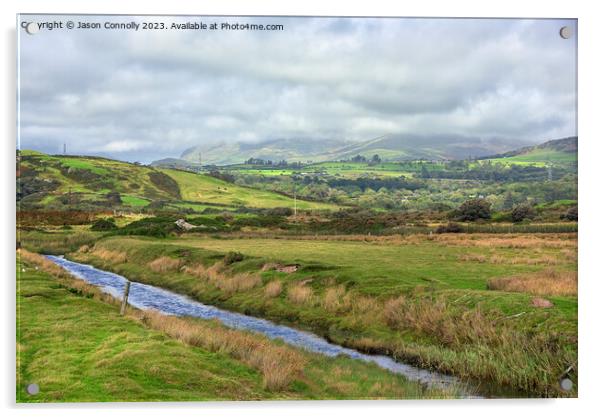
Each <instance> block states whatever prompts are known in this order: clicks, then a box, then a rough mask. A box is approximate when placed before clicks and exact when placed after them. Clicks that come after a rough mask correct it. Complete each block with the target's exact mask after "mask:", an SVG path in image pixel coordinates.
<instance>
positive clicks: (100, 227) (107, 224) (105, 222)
mask: <svg viewBox="0 0 602 417" xmlns="http://www.w3.org/2000/svg"><path fill="white" fill-rule="evenodd" d="M115 229H117V226H116V225H115V222H114V221H113V220H112V219H100V220H97V221H95V222H94V223H93V224H92V227H90V230H92V231H94V232H104V231H107V230H115Z"/></svg>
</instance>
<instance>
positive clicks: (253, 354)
mask: <svg viewBox="0 0 602 417" xmlns="http://www.w3.org/2000/svg"><path fill="white" fill-rule="evenodd" d="M141 314H142V317H141V320H142V322H143V323H145V324H146V325H147V326H148V327H151V328H153V329H155V330H160V331H162V332H164V333H166V334H167V335H169V336H171V337H174V338H176V339H178V340H181V341H183V342H184V343H186V344H188V345H191V346H198V347H202V348H205V349H208V350H210V351H212V352H220V353H224V354H227V355H229V356H231V357H233V358H235V359H238V360H240V361H241V362H243V363H245V364H247V365H249V366H252V367H253V368H255V369H258V370H259V371H260V372H261V373H262V375H263V382H264V386H265V387H266V388H267V389H269V390H272V391H279V390H283V389H286V388H287V387H288V385H289V384H290V383H291V382H292V381H293V380H294V379H295V377H297V376H299V375H301V373H302V371H303V368H304V367H305V364H306V363H307V359H306V358H305V357H304V356H303V355H302V354H301V353H299V352H297V351H295V350H294V349H291V348H288V347H286V346H277V345H274V344H273V343H272V342H270V341H269V340H267V339H266V338H264V337H262V336H258V335H252V334H249V333H244V332H240V331H236V330H230V329H225V328H223V327H220V326H218V325H209V324H205V323H202V322H198V321H193V320H186V319H182V318H178V317H173V316H164V315H162V314H160V313H158V312H154V311H145V312H143V313H141Z"/></svg>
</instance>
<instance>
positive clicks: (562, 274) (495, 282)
mask: <svg viewBox="0 0 602 417" xmlns="http://www.w3.org/2000/svg"><path fill="white" fill-rule="evenodd" d="M487 287H488V288H489V289H492V290H500V291H511V292H524V293H529V294H534V295H553V296H554V295H555V296H577V272H576V271H557V270H555V269H544V270H543V271H539V272H537V273H535V274H526V275H518V276H513V277H504V278H493V279H491V280H489V282H488V283H487Z"/></svg>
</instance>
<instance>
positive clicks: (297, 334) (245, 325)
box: [47, 255, 468, 396]
mask: <svg viewBox="0 0 602 417" xmlns="http://www.w3.org/2000/svg"><path fill="white" fill-rule="evenodd" d="M47 258H48V259H50V260H51V261H53V262H54V263H56V264H57V265H59V266H61V267H63V268H64V269H66V270H67V271H69V272H70V273H71V274H72V275H74V276H76V277H78V278H80V279H82V280H84V281H86V282H88V283H89V284H92V285H95V286H97V287H99V288H100V289H101V290H102V291H104V292H106V293H108V294H111V295H112V296H113V297H115V298H118V299H121V298H122V294H123V290H124V288H125V283H126V282H127V279H126V278H124V277H122V276H121V275H117V274H114V273H111V272H107V271H103V270H100V269H97V268H94V267H93V266H90V265H86V264H80V263H77V262H72V261H69V260H67V259H64V258H63V257H59V256H52V255H47ZM128 302H129V304H131V305H132V306H134V307H137V308H139V309H142V310H148V309H155V310H158V311H160V312H162V313H164V314H169V315H175V316H190V317H198V318H201V319H217V320H219V321H220V322H221V323H222V324H224V325H225V326H227V327H231V328H234V329H241V330H248V331H252V332H256V333H261V334H263V335H265V336H267V337H268V338H270V339H281V340H282V341H284V342H285V343H287V344H289V345H292V346H296V347H300V348H303V349H305V350H308V351H310V352H315V353H319V354H322V355H326V356H330V357H335V356H338V355H346V356H348V357H350V358H353V359H357V360H361V361H364V362H371V363H375V364H376V365H378V366H379V367H381V368H383V369H386V370H388V371H391V372H393V373H396V374H401V375H403V376H405V377H406V378H408V379H410V380H413V381H419V382H420V383H422V384H424V385H425V386H428V387H435V388H449V387H454V389H455V390H460V391H461V392H462V387H463V384H461V383H460V381H459V380H458V379H457V378H454V377H452V376H449V375H443V374H439V373H437V372H431V371H428V370H425V369H420V368H417V367H415V366H411V365H408V364H404V363H400V362H396V361H394V360H393V359H391V358H390V357H388V356H382V355H368V354H365V353H361V352H358V351H356V350H353V349H349V348H345V347H342V346H339V345H336V344H333V343H330V342H328V341H326V340H325V339H323V338H321V337H318V336H316V335H315V334H312V333H309V332H305V331H302V330H297V329H294V328H292V327H288V326H282V325H278V324H275V323H272V322H270V321H268V320H264V319H260V318H256V317H251V316H246V315H244V314H239V313H233V312H231V311H227V310H222V309H219V308H217V307H214V306H210V305H206V304H203V303H200V302H198V301H195V300H192V299H190V298H188V297H186V296H183V295H180V294H176V293H173V292H170V291H167V290H164V289H162V288H157V287H154V286H152V285H146V284H141V283H138V282H132V283H131V285H130V293H129V297H128ZM467 396H468V394H467Z"/></svg>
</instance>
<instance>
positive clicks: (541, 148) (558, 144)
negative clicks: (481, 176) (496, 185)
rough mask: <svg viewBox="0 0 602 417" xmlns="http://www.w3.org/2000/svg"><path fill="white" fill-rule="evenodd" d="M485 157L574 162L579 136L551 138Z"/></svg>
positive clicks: (523, 161) (508, 160)
mask: <svg viewBox="0 0 602 417" xmlns="http://www.w3.org/2000/svg"><path fill="white" fill-rule="evenodd" d="M484 159H489V160H491V161H492V162H501V163H513V164H514V163H516V164H536V165H537V164H545V163H555V164H573V163H576V162H577V138H576V137H569V138H564V139H557V140H550V141H547V142H544V143H542V144H540V145H537V146H528V147H524V148H520V149H517V150H514V151H510V152H506V153H503V154H498V155H493V156H491V157H488V158H484Z"/></svg>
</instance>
